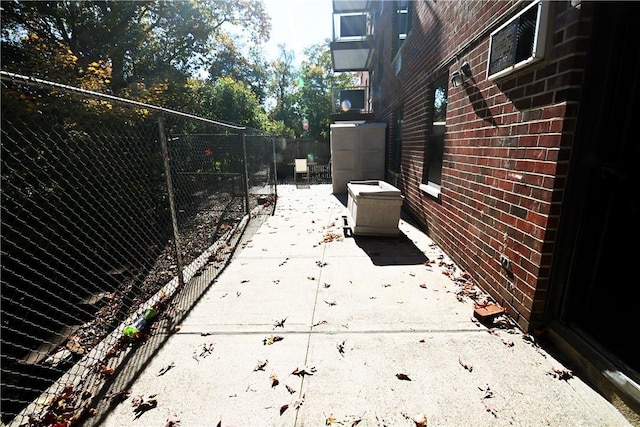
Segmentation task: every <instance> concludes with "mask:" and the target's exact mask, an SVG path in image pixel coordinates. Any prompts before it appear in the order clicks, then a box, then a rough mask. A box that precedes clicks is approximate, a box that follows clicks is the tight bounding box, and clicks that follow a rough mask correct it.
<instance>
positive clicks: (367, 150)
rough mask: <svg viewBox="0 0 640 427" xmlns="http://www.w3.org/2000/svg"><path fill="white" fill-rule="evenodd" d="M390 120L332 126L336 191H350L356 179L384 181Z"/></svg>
mask: <svg viewBox="0 0 640 427" xmlns="http://www.w3.org/2000/svg"><path fill="white" fill-rule="evenodd" d="M386 128H387V124H386V123H335V124H332V125H331V181H332V183H333V193H334V194H346V193H347V184H348V183H349V181H354V180H384V157H385V151H384V150H385V133H386Z"/></svg>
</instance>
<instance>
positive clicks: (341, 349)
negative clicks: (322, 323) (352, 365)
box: [336, 340, 346, 357]
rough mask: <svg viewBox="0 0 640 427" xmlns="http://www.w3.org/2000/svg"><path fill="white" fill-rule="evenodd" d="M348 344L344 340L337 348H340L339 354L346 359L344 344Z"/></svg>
mask: <svg viewBox="0 0 640 427" xmlns="http://www.w3.org/2000/svg"><path fill="white" fill-rule="evenodd" d="M345 342H346V340H343V341H342V342H339V343H338V344H336V347H337V348H338V353H340V355H341V356H343V357H344V343H345Z"/></svg>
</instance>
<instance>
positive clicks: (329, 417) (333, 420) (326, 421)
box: [324, 414, 338, 426]
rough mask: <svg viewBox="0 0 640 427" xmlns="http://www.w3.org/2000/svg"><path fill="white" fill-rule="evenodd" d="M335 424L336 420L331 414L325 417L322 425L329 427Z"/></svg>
mask: <svg viewBox="0 0 640 427" xmlns="http://www.w3.org/2000/svg"><path fill="white" fill-rule="evenodd" d="M337 422H338V420H337V419H336V418H335V417H334V416H333V414H331V415H329V416H328V417H327V419H326V420H325V422H324V425H326V426H330V425H332V424H333V423H337Z"/></svg>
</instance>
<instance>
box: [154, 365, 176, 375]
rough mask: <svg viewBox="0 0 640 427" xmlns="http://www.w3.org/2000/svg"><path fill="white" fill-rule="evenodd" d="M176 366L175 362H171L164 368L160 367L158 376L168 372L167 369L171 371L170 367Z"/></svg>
mask: <svg viewBox="0 0 640 427" xmlns="http://www.w3.org/2000/svg"><path fill="white" fill-rule="evenodd" d="M175 366H176V365H175V363H173V362H171V363H170V364H168V365H167V366H165V367H164V368H162V369H160V371H158V376H161V375H164V374H166V373H167V371H169V369H171V368H173V367H175Z"/></svg>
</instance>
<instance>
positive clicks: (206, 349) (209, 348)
mask: <svg viewBox="0 0 640 427" xmlns="http://www.w3.org/2000/svg"><path fill="white" fill-rule="evenodd" d="M211 353H213V343H209V344H202V350H201V351H200V354H199V355H198V356H199V357H202V358H205V357H207V356H209V355H210V354H211Z"/></svg>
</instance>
